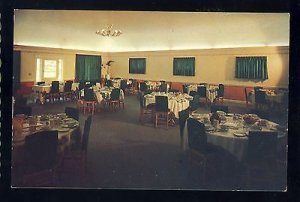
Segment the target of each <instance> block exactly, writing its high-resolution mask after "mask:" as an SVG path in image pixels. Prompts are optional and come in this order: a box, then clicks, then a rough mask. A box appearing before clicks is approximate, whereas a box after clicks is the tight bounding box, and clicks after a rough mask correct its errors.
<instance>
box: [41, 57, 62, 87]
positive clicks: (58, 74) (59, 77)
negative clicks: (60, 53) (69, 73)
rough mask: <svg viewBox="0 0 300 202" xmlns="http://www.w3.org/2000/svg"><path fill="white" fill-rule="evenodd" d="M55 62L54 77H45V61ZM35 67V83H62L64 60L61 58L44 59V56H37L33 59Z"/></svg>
mask: <svg viewBox="0 0 300 202" xmlns="http://www.w3.org/2000/svg"><path fill="white" fill-rule="evenodd" d="M47 60H49V61H51V60H52V61H56V76H55V77H45V75H44V74H45V71H44V68H45V61H47ZM35 65H36V69H35V70H36V71H35V73H36V77H35V81H36V82H40V81H46V82H47V81H54V80H58V81H63V78H64V75H63V74H64V59H63V58H62V57H44V56H37V57H36V58H35Z"/></svg>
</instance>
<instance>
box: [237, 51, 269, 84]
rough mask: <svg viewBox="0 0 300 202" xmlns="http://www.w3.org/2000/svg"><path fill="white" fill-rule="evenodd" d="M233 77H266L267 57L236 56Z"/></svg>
mask: <svg viewBox="0 0 300 202" xmlns="http://www.w3.org/2000/svg"><path fill="white" fill-rule="evenodd" d="M235 69H236V71H235V77H236V78H240V79H253V80H266V79H268V69H267V57H266V56H262V57H236V68H235Z"/></svg>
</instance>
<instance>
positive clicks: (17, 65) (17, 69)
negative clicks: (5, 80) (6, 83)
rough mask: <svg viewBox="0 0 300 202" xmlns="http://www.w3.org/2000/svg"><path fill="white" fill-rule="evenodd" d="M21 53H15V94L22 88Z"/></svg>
mask: <svg viewBox="0 0 300 202" xmlns="http://www.w3.org/2000/svg"><path fill="white" fill-rule="evenodd" d="M20 71H21V52H20V51H14V52H13V92H16V91H17V90H18V89H19V88H20Z"/></svg>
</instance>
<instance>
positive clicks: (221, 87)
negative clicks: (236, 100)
mask: <svg viewBox="0 0 300 202" xmlns="http://www.w3.org/2000/svg"><path fill="white" fill-rule="evenodd" d="M217 92H218V94H217V96H218V97H224V85H223V84H219V88H218V91H217Z"/></svg>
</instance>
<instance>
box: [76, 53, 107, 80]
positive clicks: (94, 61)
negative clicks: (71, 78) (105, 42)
mask: <svg viewBox="0 0 300 202" xmlns="http://www.w3.org/2000/svg"><path fill="white" fill-rule="evenodd" d="M100 77H101V56H97V55H76V80H77V81H79V82H85V81H96V82H99V81H100Z"/></svg>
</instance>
